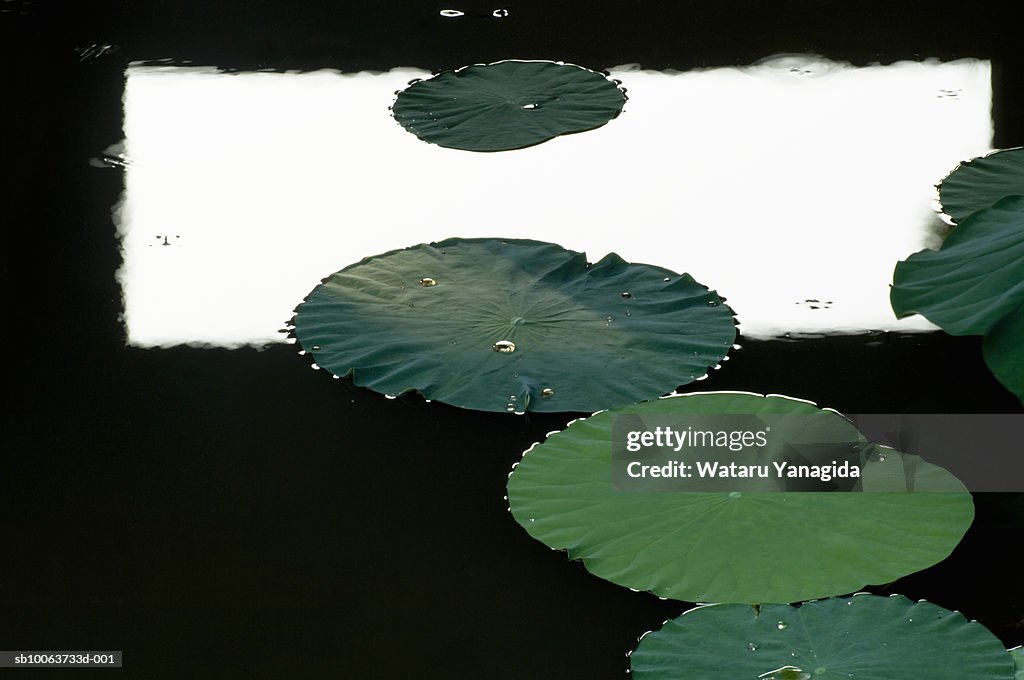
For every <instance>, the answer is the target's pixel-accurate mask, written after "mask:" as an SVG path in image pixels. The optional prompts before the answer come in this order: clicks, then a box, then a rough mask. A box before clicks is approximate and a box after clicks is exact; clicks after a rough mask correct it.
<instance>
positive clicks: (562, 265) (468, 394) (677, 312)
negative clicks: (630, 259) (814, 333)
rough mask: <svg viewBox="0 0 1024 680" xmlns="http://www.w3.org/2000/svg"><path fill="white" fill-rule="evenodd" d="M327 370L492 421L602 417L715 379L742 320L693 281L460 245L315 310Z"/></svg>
mask: <svg viewBox="0 0 1024 680" xmlns="http://www.w3.org/2000/svg"><path fill="white" fill-rule="evenodd" d="M295 325H296V329H295V332H296V335H297V337H298V339H299V342H300V343H301V344H302V346H303V348H305V349H306V350H307V351H309V352H311V353H312V354H313V356H314V357H315V361H316V363H317V364H319V365H320V366H321V367H323V368H326V369H328V370H330V371H332V372H333V373H335V374H336V375H346V374H351V375H352V377H353V380H354V382H355V384H357V385H362V386H365V387H369V388H371V389H374V390H377V391H378V392H383V393H385V394H399V393H402V392H406V391H410V390H418V391H419V392H421V393H422V394H423V395H424V396H426V397H427V398H429V399H436V400H438V401H443V402H445V403H448V404H453V405H455V406H461V407H464V408H470V409H476V410H480V411H506V410H507V411H520V412H522V411H526V410H530V411H593V410H596V409H601V408H607V407H610V406H615V405H619V404H627V403H632V402H635V401H639V400H641V399H649V398H653V397H657V396H659V395H661V394H665V393H666V392H670V391H672V390H673V389H675V388H676V387H678V386H679V385H682V384H684V383H688V382H690V381H692V380H695V379H697V378H698V377H700V376H702V375H704V374H705V372H706V371H707V369H708V367H709V366H712V365H715V364H717V363H718V362H719V361H720V360H721V359H722V357H723V356H725V354H726V353H727V352H728V350H729V349H730V348H731V346H732V343H733V341H734V340H735V337H736V328H735V319H734V318H733V315H732V311H731V310H730V309H729V308H728V307H727V306H725V305H724V304H723V302H722V298H721V297H719V296H718V295H717V294H716V293H714V292H713V291H709V290H708V289H707V288H705V287H704V286H702V285H700V284H699V283H697V282H696V281H694V280H693V278H691V277H690V276H689V275H686V274H683V275H679V274H675V273H673V272H671V271H669V270H667V269H662V268H660V267H654V266H650V265H644V264H629V263H627V262H625V261H623V260H622V259H621V258H620V257H618V256H617V255H614V254H612V255H608V256H606V257H605V258H604V259H602V260H601V261H600V262H598V263H596V264H593V265H591V264H588V262H587V259H586V256H585V255H584V254H582V253H576V252H572V251H569V250H565V249H564V248H561V247H560V246H556V245H553V244H550V243H541V242H538V241H525V240H509V241H503V240H498V239H450V240H447V241H443V242H440V243H434V244H430V245H418V246H414V247H411V248H407V249H405V250H397V251H393V252H390V253H385V254H383V255H378V256H375V257H370V258H367V259H365V260H363V261H362V262H359V263H357V264H354V265H351V266H349V267H346V268H345V269H342V270H341V271H339V272H337V273H335V274H333V275H331V276H330V277H329V278H327V279H325V280H324V282H323V283H322V284H321V285H319V286H317V287H316V288H315V289H314V290H313V292H311V293H310V294H309V296H308V297H307V298H306V300H305V302H303V303H302V304H301V305H300V306H299V308H298V310H297V314H296V318H295Z"/></svg>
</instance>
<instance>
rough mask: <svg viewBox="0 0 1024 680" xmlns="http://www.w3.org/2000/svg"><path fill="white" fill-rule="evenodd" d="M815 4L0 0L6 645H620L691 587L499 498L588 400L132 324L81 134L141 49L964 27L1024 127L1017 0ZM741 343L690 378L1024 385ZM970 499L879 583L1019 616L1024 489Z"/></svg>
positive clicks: (816, 38) (103, 193) (430, 62)
mask: <svg viewBox="0 0 1024 680" xmlns="http://www.w3.org/2000/svg"><path fill="white" fill-rule="evenodd" d="M830 5H832V7H831V8H830V9H828V10H826V9H824V5H822V4H821V3H814V2H776V3H753V2H723V3H708V4H696V3H646V2H639V1H638V0H633V1H627V2H588V3H541V2H537V3H519V2H515V3H507V4H500V3H499V4H494V3H492V4H490V5H485V4H482V3H480V2H478V0H474V1H473V2H472V3H462V4H458V3H454V2H453V3H449V4H448V5H441V4H438V5H436V6H434V5H431V4H429V3H426V4H424V3H422V2H407V3H399V2H364V3H317V4H315V6H311V7H310V6H307V7H304V8H301V9H299V8H296V7H293V6H292V4H291V3H279V4H276V5H272V4H268V3H259V4H257V3H242V2H232V3H219V4H216V5H214V6H211V5H210V4H208V3H198V2H193V3H163V4H160V3H120V4H109V3H107V4H103V5H102V6H100V5H99V4H96V3H76V4H75V6H74V7H73V8H71V7H61V6H59V5H57V4H51V3H45V2H30V1H28V0H14V1H11V2H5V3H3V7H2V12H3V13H2V14H0V22H2V23H3V24H5V28H7V27H10V28H11V29H12V30H11V33H10V39H8V38H5V39H4V42H5V43H6V45H5V46H6V47H8V49H9V50H10V56H9V57H7V61H6V62H5V70H6V72H7V73H6V75H7V76H8V77H9V78H10V79H11V81H12V82H11V85H10V87H11V88H12V89H10V90H8V92H9V94H8V97H9V99H8V100H7V103H8V107H10V106H11V104H12V103H13V106H14V110H15V113H16V116H15V127H14V128H9V129H8V130H9V131H12V132H13V133H14V134H13V135H12V143H11V146H10V150H11V154H10V155H9V157H8V170H9V172H10V174H11V176H12V177H11V179H10V180H9V181H8V183H7V186H8V189H9V197H8V199H7V200H5V203H6V204H7V205H6V206H5V208H6V209H7V210H8V211H9V212H10V213H11V214H10V216H9V217H10V219H5V220H4V222H5V225H6V229H7V234H8V238H9V242H10V243H11V244H12V245H11V247H9V248H8V249H6V252H5V255H4V258H5V259H4V273H5V293H6V297H7V314H8V318H9V319H10V320H11V321H12V333H10V342H9V348H10V352H9V354H8V357H9V359H8V361H9V367H10V368H9V370H10V372H11V373H12V374H13V377H12V378H11V379H10V381H9V382H8V385H9V387H8V394H9V396H10V397H11V406H9V408H8V409H7V411H6V414H5V425H4V432H5V440H6V444H7V445H6V446H5V453H4V454H3V456H4V463H3V468H2V473H0V480H2V484H3V491H2V494H0V529H2V533H0V540H2V544H3V546H4V549H3V553H2V559H0V649H6V650H15V649H27V650H32V649H35V650H39V649H79V650H86V649H118V650H124V653H125V667H124V669H123V671H77V672H78V673H90V674H100V673H103V672H107V673H113V672H120V673H123V674H124V675H125V676H126V677H133V678H135V677H137V678H181V677H191V678H234V677H238V678H278V677H301V678H327V677H332V678H333V677H362V678H442V677H443V678H494V679H499V678H508V679H510V680H523V679H525V678H588V679H597V678H623V677H625V673H626V667H627V664H626V658H625V655H626V652H627V651H629V650H630V649H631V648H632V647H633V646H634V645H635V642H636V639H637V637H638V636H639V635H641V634H642V633H643V632H644V631H647V630H649V629H651V628H653V627H656V626H658V625H659V624H660V623H661V622H662V621H663V620H664V619H666V618H668V617H672V616H675V615H677V614H679V613H680V612H682V611H684V610H685V609H687V608H688V605H687V604H686V603H678V602H669V601H660V600H658V599H657V598H655V597H652V596H649V595H645V594H639V593H633V592H630V591H628V590H625V589H622V588H619V587H616V586H613V585H611V584H609V583H606V582H604V581H602V580H600V579H597V578H595V577H592V576H590V575H589V574H587V573H586V572H585V571H584V570H583V569H582V568H581V567H580V566H579V565H578V564H575V563H569V562H567V561H566V559H565V558H564V556H563V555H562V554H560V553H555V552H553V551H550V550H548V549H547V548H546V547H544V546H543V545H541V544H539V543H537V542H535V541H533V540H532V539H530V538H529V537H528V536H527V535H526V534H525V532H523V531H522V530H521V529H520V528H519V527H518V526H517V525H516V524H515V522H513V521H512V519H511V518H510V517H509V515H508V512H507V505H506V502H505V501H504V500H503V495H504V485H505V481H506V476H507V473H508V471H509V469H510V467H511V465H512V463H513V462H514V461H516V460H517V459H518V457H519V455H520V454H521V452H522V451H523V450H524V449H526V448H527V447H528V446H529V445H530V444H531V443H533V442H534V441H536V440H538V439H539V438H541V437H543V435H544V434H545V433H546V432H549V431H551V430H554V429H559V428H561V427H562V426H563V425H564V424H565V422H567V421H568V420H569V419H570V418H571V417H573V415H572V414H566V415H564V416H548V415H545V416H529V417H515V416H510V415H506V414H481V413H469V412H464V411H460V410H457V409H454V408H449V407H446V406H444V405H440V404H433V403H431V404H428V403H424V402H423V401H422V400H421V399H417V398H413V397H403V398H399V399H397V400H394V401H391V400H386V399H385V398H384V397H383V396H380V395H376V394H373V393H369V392H366V391H363V390H360V389H358V388H354V387H352V386H351V385H349V384H347V383H346V382H345V381H337V380H330V379H329V378H328V376H326V375H324V374H323V373H322V372H315V371H310V370H309V369H308V367H307V365H308V361H306V360H305V359H302V358H300V357H297V356H296V355H295V350H294V348H293V347H289V346H285V345H273V346H270V347H267V348H266V349H263V350H256V349H236V350H228V349H212V348H206V349H204V348H192V347H176V348H170V349H150V350H146V349H139V348H132V347H127V346H126V344H125V331H124V329H123V327H122V325H121V323H120V321H119V314H120V312H121V297H120V295H121V293H120V290H119V287H118V284H117V282H116V280H115V271H116V270H117V268H118V267H119V266H120V265H121V262H120V255H119V250H118V242H117V239H116V235H115V229H114V226H113V223H112V221H111V207H112V206H113V205H114V204H115V203H116V202H117V201H118V199H119V196H120V193H121V191H122V189H123V182H122V177H121V173H120V171H119V170H118V169H117V168H98V167H94V166H91V165H90V163H89V160H90V159H92V158H96V157H97V156H98V155H100V153H101V152H102V150H103V149H105V148H107V147H108V146H109V145H110V144H112V143H115V142H117V141H118V140H120V139H121V137H122V131H121V115H122V112H121V108H120V100H121V94H122V87H123V80H124V68H125V65H126V63H127V62H128V61H130V60H156V59H170V60H172V63H185V62H186V61H191V62H193V63H196V64H210V65H217V66H221V67H223V68H229V69H239V70H250V69H258V68H271V69H315V68H322V67H325V68H335V69H341V70H344V71H358V70H364V69H375V70H387V69H389V68H392V67H396V66H413V67H419V68H426V69H439V68H451V67H458V66H462V65H464V64H467V63H472V62H488V61H495V60H498V59H505V58H550V59H562V60H565V61H569V62H574V63H579V64H584V65H587V66H591V67H594V68H605V67H608V66H612V65H615V64H621V63H641V64H642V65H644V66H645V67H647V68H655V69H661V68H674V69H680V70H685V69H689V68H694V67H703V66H717V65H736V64H746V63H751V62H754V61H756V60H758V59H761V58H763V57H765V56H768V55H772V54H777V53H817V54H822V55H825V56H827V57H829V58H832V59H836V60H843V61H849V62H851V63H854V64H868V63H873V62H882V63H889V62H893V61H897V60H902V59H920V58H927V57H936V58H939V59H944V60H949V59H954V58H961V57H977V58H983V59H990V60H992V63H993V88H994V104H993V118H994V123H995V142H994V144H995V146H997V147H1007V146H1015V145H1020V144H1024V117H1022V116H1020V115H1019V114H1020V111H1022V110H1024V103H1022V101H1021V94H1020V93H1021V92H1022V91H1024V88H1021V87H1020V85H1021V81H1022V75H1021V74H1022V73H1024V63H1022V60H1021V57H1020V54H1019V49H1018V48H1017V47H1016V38H1017V36H1016V35H1014V31H1013V30H1011V28H1010V25H1011V24H1010V20H1009V19H1008V18H1007V17H1006V16H1004V10H1003V8H1002V6H1001V5H999V4H998V3H970V4H969V5H968V4H964V3H954V2H929V3H918V2H914V3H902V4H901V7H900V8H899V9H894V8H893V7H892V6H891V5H890V4H889V3H882V2H859V3H841V4H840V3H830ZM442 9H459V10H461V11H463V12H465V16H463V17H459V18H445V17H442V16H440V14H439V12H440V10H442ZM496 9H505V10H507V16H504V15H503V16H500V17H495V16H493V13H494V10H496ZM5 35H6V34H5ZM108 45H109V46H110V47H109V48H105V47H104V46H108ZM11 156H13V158H11ZM202 162H203V158H202V157H201V156H199V157H197V158H196V163H197V164H201V163H202ZM22 209H24V210H23V212H22ZM342 264H343V263H342ZM742 344H743V349H741V350H740V351H739V352H737V353H735V354H734V355H733V357H732V359H731V360H730V361H729V362H728V363H726V364H725V365H724V366H723V368H722V369H721V370H720V371H716V372H715V373H714V375H713V376H712V379H711V380H709V381H707V382H705V383H698V384H697V386H698V387H700V388H701V389H704V388H707V389H741V390H750V391H755V392H762V393H780V394H787V395H792V396H796V397H801V398H805V399H810V400H813V401H816V402H817V403H819V404H822V405H827V406H830V407H833V408H836V409H838V410H839V411H842V412H847V413H950V414H957V413H1018V412H1020V410H1021V409H1020V406H1019V404H1017V402H1016V401H1015V400H1014V399H1013V398H1012V397H1011V396H1010V395H1009V394H1008V393H1007V392H1006V391H1005V390H1003V389H1002V388H1001V387H1000V386H999V385H998V383H996V382H995V381H994V380H993V379H992V378H991V377H990V375H989V374H988V372H987V370H986V369H985V366H984V364H983V363H982V361H981V356H980V343H979V342H978V341H977V340H976V339H973V338H951V337H946V336H944V335H941V334H924V335H898V334H891V333H888V334H887V333H867V334H860V335H853V336H836V337H825V338H810V339H807V338H805V339H795V340H794V339H791V340H761V341H754V340H743V341H742ZM694 389H696V387H694ZM1009 445H1012V444H1011V443H1008V446H1009ZM1018 446H1019V444H1018ZM976 504H977V508H978V517H977V520H976V522H975V524H974V526H973V527H972V529H971V530H970V532H969V534H968V535H967V537H966V539H965V540H964V541H963V543H962V544H961V545H960V546H959V547H958V548H957V550H956V551H955V553H954V554H953V555H952V556H951V557H950V558H949V559H947V560H946V561H944V562H942V563H941V564H939V565H937V566H935V567H933V568H931V569H928V570H926V571H924V572H921V573H919V574H915V575H912V576H909V577H907V578H905V579H901V580H900V581H898V582H896V583H892V584H887V585H884V586H878V587H873V588H871V592H876V593H882V594H887V593H902V594H905V595H908V596H910V597H912V598H926V599H928V600H929V601H932V602H935V603H937V604H939V605H942V606H944V607H947V608H949V609H958V610H960V611H962V612H964V614H965V615H966V616H968V618H974V619H978V620H979V621H981V622H982V623H984V624H985V625H986V626H988V627H989V628H990V629H991V630H992V631H993V632H994V633H995V634H996V635H998V636H999V637H1000V638H1002V640H1003V641H1004V642H1005V643H1006V644H1007V645H1008V646H1012V645H1016V644H1020V643H1021V642H1024V590H1022V582H1021V579H1020V568H1019V564H1014V563H1013V561H1012V560H1011V559H1009V558H1008V555H1009V553H1008V547H1009V544H1010V543H1011V542H1013V541H1017V542H1019V540H1020V538H1019V536H1020V533H1021V529H1022V527H1024V501H1022V497H1021V496H1019V495H1016V494H978V495H977V497H976ZM11 672H12V673H14V671H11ZM20 673H21V675H19V676H18V677H33V676H34V675H33V672H32V671H20ZM51 675H52V672H50V674H48V675H46V677H50V676H51ZM40 676H42V673H40Z"/></svg>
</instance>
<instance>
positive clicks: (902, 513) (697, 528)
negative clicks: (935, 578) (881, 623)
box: [508, 393, 974, 603]
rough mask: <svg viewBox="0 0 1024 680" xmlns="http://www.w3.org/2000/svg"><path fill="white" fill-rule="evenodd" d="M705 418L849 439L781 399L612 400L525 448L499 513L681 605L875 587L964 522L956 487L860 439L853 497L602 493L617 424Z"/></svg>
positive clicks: (837, 424)
mask: <svg viewBox="0 0 1024 680" xmlns="http://www.w3.org/2000/svg"><path fill="white" fill-rule="evenodd" d="M718 414H743V415H753V416H756V417H759V418H765V417H766V416H768V415H770V414H782V415H786V416H789V417H791V418H793V426H792V427H789V428H788V429H787V430H786V431H784V432H777V431H775V430H773V431H772V437H773V438H776V437H781V438H782V439H783V440H791V441H792V442H795V443H796V445H797V447H799V446H801V445H802V443H807V442H810V441H812V439H808V438H802V437H803V435H802V434H801V432H800V429H799V426H800V424H801V423H812V422H813V423H814V424H813V428H812V429H814V430H817V431H818V432H817V434H815V435H814V437H813V439H821V437H822V435H828V432H829V431H831V433H832V436H831V437H828V436H825V439H828V440H830V441H835V442H840V443H841V442H843V441H844V440H845V441H848V442H855V441H856V440H857V439H858V438H859V434H857V433H856V432H855V430H853V428H852V425H851V424H850V423H849V422H848V421H846V420H845V419H843V418H842V417H841V416H839V415H837V414H834V413H833V412H823V411H819V410H818V409H817V408H816V407H815V406H814V405H813V404H809V403H807V402H803V401H798V400H794V399H789V398H786V397H778V396H771V397H762V396H760V395H752V394H745V393H708V394H692V395H685V396H676V397H670V398H665V399H659V400H656V401H653V402H648V403H644V404H636V405H631V406H625V407H622V408H616V409H613V410H611V411H605V412H602V413H598V414H595V415H594V416H592V417H590V418H587V419H585V420H577V421H575V422H573V423H572V424H570V426H569V427H568V428H566V429H565V430H563V431H562V432H558V433H555V434H552V435H551V436H550V437H549V438H548V439H547V440H546V441H545V442H544V443H542V444H538V445H536V446H534V447H533V448H532V449H531V450H530V451H528V452H527V453H526V454H525V455H524V456H523V460H522V462H520V463H519V464H518V466H517V467H516V468H515V470H514V471H513V473H512V474H511V475H510V477H509V483H508V498H509V506H510V509H511V511H512V514H513V516H514V517H515V519H516V521H517V522H518V523H519V524H520V525H522V526H523V528H524V529H526V531H527V532H528V533H529V534H530V535H531V536H533V537H534V538H536V539H538V540H540V541H541V542H543V543H545V544H546V545H548V546H549V547H551V548H555V549H564V550H566V551H567V552H568V554H569V556H570V557H571V558H575V559H581V560H582V561H583V563H584V565H585V566H586V568H587V569H588V570H589V571H590V572H591V573H593V574H595V575H597V576H600V577H601V578H604V579H607V580H609V581H612V582H613V583H617V584H619V585H622V586H626V587H629V588H633V589H636V590H646V591H650V592H653V593H655V594H657V595H659V596H662V597H667V598H674V599H678V600H684V601H689V602H747V603H760V602H795V601H799V600H807V599H812V598H819V597H827V596H831V595H837V594H843V593H849V592H853V591H856V590H858V589H860V588H862V587H863V586H864V585H866V584H869V583H873V584H878V583H888V582H890V581H893V580H895V579H897V578H900V577H901V576H904V575H906V574H909V573H912V572H914V571H917V570H920V569H924V568H926V567H928V566H931V565H933V564H935V563H937V562H939V561H940V560H942V559H944V558H945V557H946V556H947V555H949V553H950V552H951V551H952V550H953V548H954V547H955V546H956V545H957V543H958V542H959V541H960V539H961V538H962V537H963V535H964V533H965V532H966V531H967V528H968V527H969V526H970V524H971V521H972V520H973V517H974V506H973V503H972V500H971V496H970V494H969V493H967V491H966V489H965V488H964V487H963V485H962V484H960V483H959V481H958V480H956V479H955V478H953V477H952V475H950V474H949V473H948V472H946V471H945V470H942V469H941V468H936V467H935V466H932V465H930V464H928V463H926V462H924V461H923V460H921V459H919V458H917V457H916V456H908V455H905V454H900V453H898V452H895V451H891V450H885V449H878V448H877V447H873V446H869V447H866V451H870V452H872V453H873V454H874V455H869V456H868V457H867V460H868V462H866V463H865V464H864V467H863V470H864V474H863V479H862V480H861V482H862V484H863V491H865V493H855V492H845V491H836V492H800V491H783V492H769V491H763V492H746V491H744V492H740V491H735V490H733V491H727V490H724V489H722V490H719V491H713V492H701V491H678V492H661V493H651V492H626V491H623V490H620V489H618V488H616V486H615V484H614V483H613V445H612V441H613V440H612V428H613V422H620V423H621V422H622V421H617V419H618V418H629V419H633V418H635V417H637V416H639V417H641V418H644V419H646V421H645V422H656V421H657V419H659V418H662V417H665V416H680V415H686V416H687V417H695V416H698V417H703V415H711V416H716V417H717V415H718ZM796 416H803V418H797V417H796ZM812 416H813V418H811V417H812ZM630 422H632V421H630ZM851 432H852V434H851ZM876 466H878V467H879V469H881V472H880V473H877V474H876V473H875V472H874V468H875V467H876ZM908 467H909V468H913V469H915V470H916V474H915V476H914V478H913V479H914V481H915V484H914V487H913V488H914V490H915V491H916V492H915V493H910V492H908V491H906V488H907V486H909V484H905V485H904V486H903V487H902V489H903V490H901V491H892V492H888V491H889V490H890V489H895V488H897V487H896V486H894V484H893V480H894V478H895V474H894V472H892V471H893V470H895V469H899V470H901V471H902V470H905V469H907V468H908ZM734 481H736V482H737V483H739V482H740V480H734ZM711 488H715V487H711ZM742 488H750V487H742ZM754 488H757V487H754ZM951 490H952V491H951ZM868 492H870V493H868Z"/></svg>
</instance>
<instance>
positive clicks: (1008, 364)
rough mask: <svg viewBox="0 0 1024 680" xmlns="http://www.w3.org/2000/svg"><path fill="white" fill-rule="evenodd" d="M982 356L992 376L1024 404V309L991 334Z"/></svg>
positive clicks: (984, 345) (986, 337)
mask: <svg viewBox="0 0 1024 680" xmlns="http://www.w3.org/2000/svg"><path fill="white" fill-rule="evenodd" d="M982 352H983V354H984V356H985V363H987V364H988V367H989V368H990V369H991V370H992V374H993V375H995V377H996V378H998V379H999V382H1001V383H1002V384H1003V385H1004V386H1005V387H1006V389H1008V390H1010V391H1011V392H1013V393H1014V394H1015V395H1017V398H1018V399H1020V401H1021V403H1022V404H1024V305H1021V306H1020V307H1018V308H1017V311H1015V312H1012V313H1011V314H1010V315H1009V316H1007V317H1006V318H1004V319H1003V320H1002V321H1000V322H999V323H998V324H996V325H995V326H994V327H993V328H992V329H991V330H990V331H989V332H988V334H987V335H986V336H985V341H984V343H983V344H982Z"/></svg>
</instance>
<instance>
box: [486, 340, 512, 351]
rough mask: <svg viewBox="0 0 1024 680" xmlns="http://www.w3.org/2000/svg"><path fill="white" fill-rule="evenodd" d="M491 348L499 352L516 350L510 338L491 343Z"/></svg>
mask: <svg viewBox="0 0 1024 680" xmlns="http://www.w3.org/2000/svg"><path fill="white" fill-rule="evenodd" d="M491 349H493V350H494V351H495V352H500V353H501V354H511V353H512V352H515V351H516V343H514V342H512V341H511V340H498V341H497V342H496V343H494V344H493V345H491Z"/></svg>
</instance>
